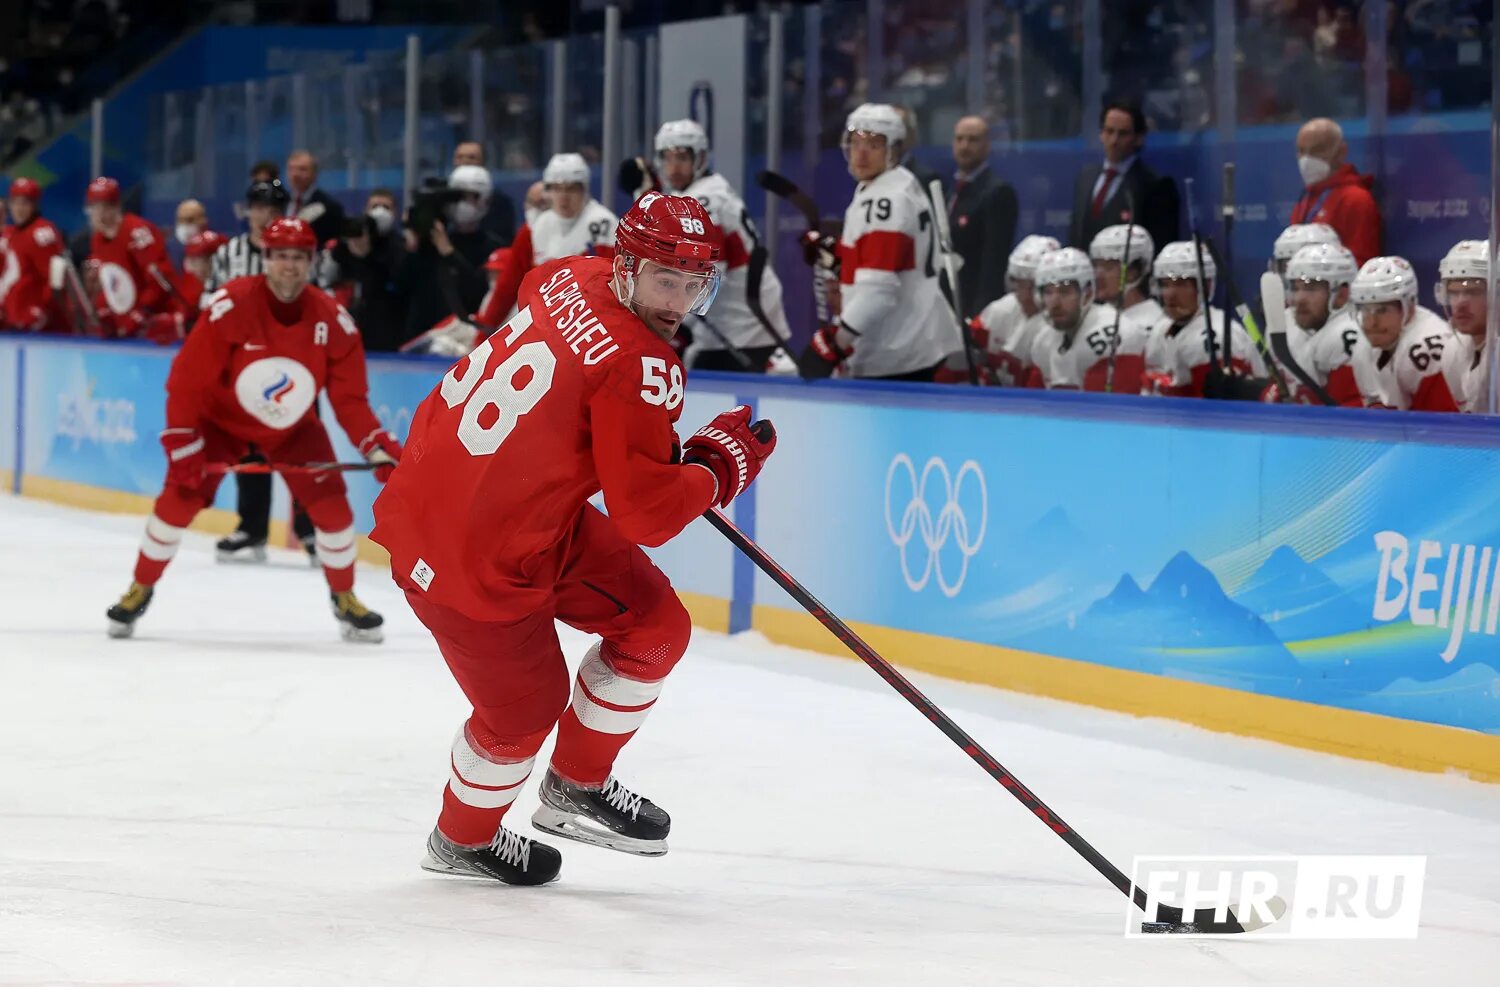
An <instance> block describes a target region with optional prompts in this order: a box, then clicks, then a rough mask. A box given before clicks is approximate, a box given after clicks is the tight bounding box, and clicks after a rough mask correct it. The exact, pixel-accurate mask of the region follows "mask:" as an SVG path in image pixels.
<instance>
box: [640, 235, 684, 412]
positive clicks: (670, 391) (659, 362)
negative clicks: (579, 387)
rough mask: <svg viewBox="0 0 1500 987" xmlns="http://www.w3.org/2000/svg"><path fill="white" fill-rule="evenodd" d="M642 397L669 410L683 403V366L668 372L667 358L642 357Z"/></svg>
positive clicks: (648, 402) (675, 365) (673, 366)
mask: <svg viewBox="0 0 1500 987" xmlns="http://www.w3.org/2000/svg"><path fill="white" fill-rule="evenodd" d="M684 222H685V220H684ZM641 399H642V400H643V401H645V402H646V403H647V404H659V405H662V406H663V407H665V408H666V409H667V410H668V411H673V410H675V409H676V407H677V406H678V405H679V404H681V403H682V368H681V367H679V366H678V365H677V364H675V363H674V364H672V369H671V373H670V374H668V372H667V361H666V360H663V359H662V358H661V357H659V356H643V357H641Z"/></svg>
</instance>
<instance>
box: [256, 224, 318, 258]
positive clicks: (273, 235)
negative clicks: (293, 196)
mask: <svg viewBox="0 0 1500 987" xmlns="http://www.w3.org/2000/svg"><path fill="white" fill-rule="evenodd" d="M260 241H261V243H262V244H263V245H264V247H263V249H264V250H265V251H266V253H270V252H271V251H273V250H306V251H307V252H308V253H310V254H311V253H316V252H317V250H318V238H317V236H316V235H315V234H314V233H313V229H312V227H311V226H309V225H308V224H307V221H306V220H302V219H288V218H278V219H273V220H271V221H270V222H269V223H267V224H266V228H265V229H263V230H261V232H260Z"/></svg>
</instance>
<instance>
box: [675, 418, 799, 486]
mask: <svg viewBox="0 0 1500 987" xmlns="http://www.w3.org/2000/svg"><path fill="white" fill-rule="evenodd" d="M775 448H776V429H775V427H774V426H772V424H771V423H770V422H769V421H766V420H765V419H761V420H760V421H758V422H753V423H752V422H751V421H750V409H749V408H748V407H746V406H745V405H740V406H739V407H738V408H732V409H730V410H729V411H726V412H724V413H722V414H720V415H719V416H718V417H717V418H715V419H714V420H713V421H711V422H709V423H708V424H707V425H705V426H703V427H702V428H700V429H698V431H696V432H694V433H693V435H692V436H691V437H690V438H689V439H688V440H687V442H686V443H684V444H683V447H682V461H683V462H684V463H695V464H697V465H699V466H703V467H705V468H707V469H708V470H709V471H710V472H712V473H713V475H714V480H715V481H716V482H717V483H718V488H717V495H716V496H715V498H714V503H715V504H717V505H718V506H719V507H728V506H729V502H730V501H732V500H734V498H736V497H738V496H739V495H740V494H742V493H744V492H745V488H746V487H748V486H750V484H751V482H752V481H754V479H755V478H756V476H758V475H759V474H760V468H761V466H762V465H763V464H764V463H765V461H766V460H767V459H768V458H770V455H771V452H772V451H773V450H774V449H775Z"/></svg>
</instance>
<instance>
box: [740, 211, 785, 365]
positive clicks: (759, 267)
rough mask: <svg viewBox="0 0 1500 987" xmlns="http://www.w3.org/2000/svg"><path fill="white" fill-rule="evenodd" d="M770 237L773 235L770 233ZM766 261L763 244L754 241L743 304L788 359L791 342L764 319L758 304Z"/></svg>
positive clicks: (762, 308)
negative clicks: (748, 308)
mask: <svg viewBox="0 0 1500 987" xmlns="http://www.w3.org/2000/svg"><path fill="white" fill-rule="evenodd" d="M772 235H773V236H774V235H775V234H774V233H772ZM768 260H769V258H768V255H767V254H766V247H765V244H763V243H761V242H759V241H756V244H755V246H754V247H752V248H751V249H750V260H749V262H748V263H747V264H746V265H745V304H746V305H748V306H749V307H750V314H751V315H753V316H755V318H756V321H758V322H759V323H760V324H761V326H762V327H764V328H765V330H766V335H768V336H770V337H771V338H772V339H774V340H775V341H776V345H777V346H780V347H781V348H782V350H783V351H784V352H785V353H786V355H787V356H788V357H790V356H791V355H792V343H791V340H789V339H787V338H786V337H785V336H783V335H782V334H781V333H779V332H777V331H776V327H775V326H774V325H772V324H771V320H770V319H769V318H767V317H766V309H765V306H764V305H762V304H761V303H760V285H761V280H762V279H763V278H764V277H765V273H766V264H767V262H768Z"/></svg>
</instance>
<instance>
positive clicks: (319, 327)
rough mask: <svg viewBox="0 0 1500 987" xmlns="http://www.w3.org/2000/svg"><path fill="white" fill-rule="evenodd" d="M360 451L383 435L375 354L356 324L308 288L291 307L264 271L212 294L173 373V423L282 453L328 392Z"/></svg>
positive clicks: (170, 380)
mask: <svg viewBox="0 0 1500 987" xmlns="http://www.w3.org/2000/svg"><path fill="white" fill-rule="evenodd" d="M322 390H327V391H328V403H329V404H331V405H332V406H333V413H334V415H335V417H337V418H338V421H339V425H341V426H342V427H343V429H344V433H345V434H346V435H348V436H349V441H351V442H353V443H354V444H355V445H356V446H358V445H359V444H360V443H361V442H362V441H363V440H364V439H366V438H367V437H369V435H370V433H372V432H375V431H377V430H379V429H380V427H381V426H380V420H379V419H377V418H376V417H375V414H374V412H372V411H371V410H370V400H369V384H368V382H367V381H366V378H365V348H364V343H363V342H362V341H361V340H360V337H359V327H358V326H356V325H355V324H354V319H353V318H351V317H350V315H349V313H348V312H346V311H344V308H343V306H341V305H339V304H338V303H337V302H335V301H334V300H333V299H332V298H330V297H328V296H327V295H326V294H324V293H323V292H321V291H319V290H317V289H316V288H313V287H308V288H304V289H303V291H302V294H301V295H299V296H298V297H297V300H296V301H294V302H292V303H290V304H287V303H285V302H282V301H280V300H278V299H277V298H276V296H275V295H273V294H271V289H270V288H269V287H268V286H267V285H266V278H265V275H263V274H255V275H251V276H250V277H244V278H235V279H234V280H233V281H231V282H229V283H228V284H226V285H225V286H224V287H222V288H220V289H219V290H218V291H216V292H214V293H213V294H212V295H210V296H209V299H208V301H207V303H206V305H205V308H204V310H203V314H202V315H201V316H199V317H198V322H197V324H196V325H195V326H194V327H193V331H192V332H191V333H189V334H188V338H187V342H185V343H184V344H183V346H182V349H181V351H180V352H178V354H177V358H176V359H174V360H173V361H172V370H171V373H170V374H168V376H167V427H168V428H194V427H196V426H197V425H198V424H199V423H200V422H212V423H213V424H214V425H216V426H217V427H219V428H221V429H223V430H224V431H226V432H228V433H230V434H231V435H234V436H237V437H239V438H241V439H244V440H245V441H246V442H253V443H255V444H256V445H259V446H262V447H264V448H267V449H274V448H275V447H276V445H277V443H278V442H279V441H280V440H281V438H282V437H283V436H285V435H286V434H288V432H289V431H290V430H291V429H292V427H293V426H295V425H297V424H298V423H299V422H301V421H302V420H303V419H304V418H306V417H307V416H309V415H311V414H314V413H315V412H314V410H313V406H314V404H315V403H316V402H317V399H318V392H319V391H322Z"/></svg>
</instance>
